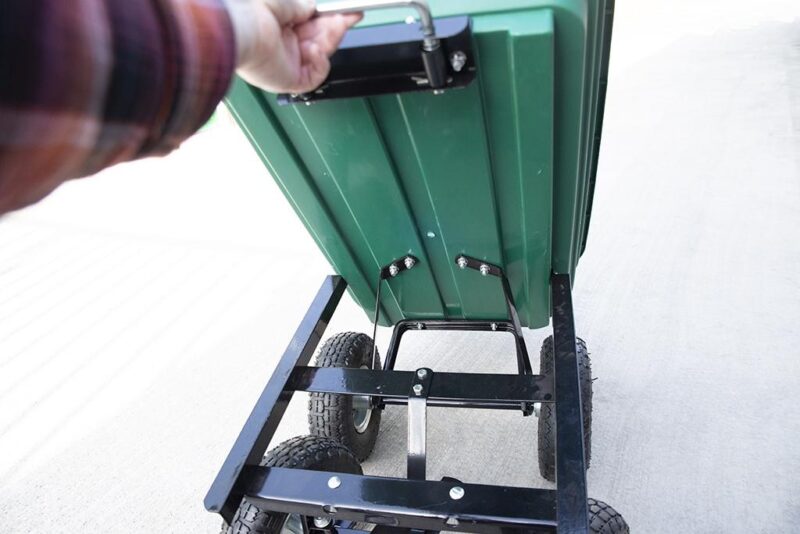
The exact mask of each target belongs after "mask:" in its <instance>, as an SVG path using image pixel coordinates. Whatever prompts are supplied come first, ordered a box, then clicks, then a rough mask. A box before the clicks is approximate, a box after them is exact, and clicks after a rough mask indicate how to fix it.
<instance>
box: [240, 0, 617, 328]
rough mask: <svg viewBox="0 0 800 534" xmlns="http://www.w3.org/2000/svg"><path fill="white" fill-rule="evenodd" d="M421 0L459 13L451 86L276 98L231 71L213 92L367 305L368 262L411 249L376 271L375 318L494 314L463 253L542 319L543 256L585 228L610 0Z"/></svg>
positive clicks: (488, 281) (528, 320)
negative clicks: (411, 258) (461, 67)
mask: <svg viewBox="0 0 800 534" xmlns="http://www.w3.org/2000/svg"><path fill="white" fill-rule="evenodd" d="M430 3H431V7H432V11H433V13H434V16H436V17H439V16H449V15H458V14H470V15H472V22H473V33H474V39H475V41H474V45H473V46H474V52H476V55H477V60H478V78H477V80H476V81H475V82H473V83H472V84H471V85H470V86H468V87H467V88H465V89H460V90H453V91H447V92H446V93H445V94H443V95H438V96H437V95H433V94H431V93H406V94H402V95H385V96H379V97H371V98H359V99H348V100H338V101H323V102H318V103H315V104H313V105H311V106H297V105H294V106H279V105H278V104H277V102H276V99H275V96H274V95H270V94H267V93H263V92H261V91H259V90H257V89H254V88H252V87H250V86H248V85H247V84H245V83H244V82H242V81H241V80H237V81H236V82H235V83H234V85H233V88H232V90H231V92H230V94H229V97H228V100H227V103H228V106H229V107H230V109H231V110H232V112H233V114H234V116H235V117H236V120H237V121H238V122H239V124H240V126H241V127H242V129H243V130H244V132H245V133H246V134H247V136H248V138H249V139H250V141H251V143H252V144H253V146H254V147H255V148H256V150H257V151H258V154H259V156H260V157H261V159H262V160H263V161H264V163H265V164H266V166H267V167H268V169H269V171H270V173H271V174H272V176H273V177H274V178H275V180H276V181H277V183H278V184H279V186H280V188H281V189H282V191H283V192H284V194H285V195H286V198H287V199H288V200H289V202H290V203H291V205H292V207H293V208H294V209H295V211H296V212H297V214H298V216H299V217H300V218H301V220H302V221H303V223H304V224H305V226H306V228H307V229H308V230H309V232H310V233H311V235H312V237H313V238H314V240H315V241H316V243H317V245H318V246H319V247H320V249H321V250H322V252H323V253H324V254H325V256H326V257H327V258H328V260H329V261H330V263H331V265H332V266H333V268H334V270H335V271H336V272H337V273H339V274H341V275H342V276H343V277H344V278H345V279H346V280H347V282H348V284H349V289H350V292H351V295H352V296H353V298H354V299H355V300H356V302H357V303H358V304H359V305H360V306H361V307H362V308H364V310H365V311H366V312H367V313H369V314H371V313H373V311H374V306H375V300H374V299H375V291H376V287H377V282H378V272H379V269H380V267H381V266H383V265H386V264H388V263H389V262H391V261H392V260H395V259H398V258H401V257H403V256H404V255H406V254H413V255H415V256H417V257H418V258H419V259H420V262H419V264H418V265H417V266H416V267H414V269H412V270H410V271H406V272H404V273H402V274H401V275H400V276H398V277H397V278H394V279H391V280H389V281H388V282H386V286H384V288H383V292H382V299H381V307H382V310H381V312H382V313H381V323H382V324H384V325H387V324H394V323H396V322H397V321H399V320H401V319H404V318H409V319H417V318H428V319H430V318H468V319H504V318H506V317H507V313H506V307H505V302H504V299H503V294H502V289H501V285H500V282H499V281H498V280H497V279H495V278H493V277H483V276H481V275H480V274H479V273H477V272H475V271H472V270H460V269H459V268H458V267H457V266H456V264H455V258H456V257H457V256H458V255H459V254H461V253H464V254H468V255H470V256H474V257H477V258H480V259H484V260H486V261H488V262H491V263H494V264H498V265H501V266H502V267H503V268H504V269H505V271H506V274H507V276H508V278H509V282H510V285H511V289H512V292H513V294H514V299H515V301H516V304H517V307H518V311H519V315H520V320H521V322H522V324H523V325H524V326H528V327H531V328H538V327H542V326H546V325H547V324H548V321H549V317H550V299H549V280H550V274H551V271H554V272H559V273H571V274H572V273H573V272H574V270H575V267H576V265H577V262H578V257H579V256H580V252H581V251H582V250H583V246H584V244H585V243H584V240H585V235H586V228H587V226H588V211H589V210H588V207H589V206H590V202H591V194H592V184H593V180H594V171H595V169H594V167H595V162H596V151H597V148H598V141H599V132H600V122H601V119H602V109H601V108H602V96H600V95H601V94H602V91H603V90H604V87H601V85H602V86H604V83H605V80H604V77H605V74H604V73H605V70H606V66H605V63H606V62H607V50H606V51H605V52H604V50H603V48H605V47H607V41H608V39H607V38H606V39H604V36H605V35H606V34H607V32H610V16H606V15H607V14H608V15H610V9H611V6H612V4H611V2H608V3H606V2H605V1H603V0H599V1H586V0H575V1H562V2H558V1H549V2H535V1H522V0H516V1H514V0H508V1H494V2H488V1H487V2H481V3H482V4H486V5H485V6H484V7H482V8H481V7H472V8H469V10H468V12H466V13H465V11H464V10H465V7H464V2H458V1H444V0H442V1H439V2H436V1H431V2H430ZM407 14H408V13H404V12H402V11H400V12H394V10H390V11H384V12H377V13H375V14H374V15H370V16H369V17H368V18H367V19H366V20H365V22H364V23H365V24H379V23H387V22H396V21H398V20H403V18H404V16H405V15H407ZM604 41H605V44H604Z"/></svg>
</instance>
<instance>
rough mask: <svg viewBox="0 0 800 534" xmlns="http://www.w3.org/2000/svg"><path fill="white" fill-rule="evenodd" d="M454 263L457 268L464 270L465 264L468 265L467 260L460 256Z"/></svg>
mask: <svg viewBox="0 0 800 534" xmlns="http://www.w3.org/2000/svg"><path fill="white" fill-rule="evenodd" d="M456 263H457V264H458V266H459V267H460V268H461V269H466V268H467V263H468V262H467V258H465V257H464V256H460V257H459V258H458V260H457V261H456Z"/></svg>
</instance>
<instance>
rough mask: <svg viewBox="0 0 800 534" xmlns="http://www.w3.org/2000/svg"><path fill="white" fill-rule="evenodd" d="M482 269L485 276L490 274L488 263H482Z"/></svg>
mask: <svg viewBox="0 0 800 534" xmlns="http://www.w3.org/2000/svg"><path fill="white" fill-rule="evenodd" d="M480 270H481V274H482V275H483V276H488V275H489V266H488V265H486V264H485V263H482V264H481V268H480Z"/></svg>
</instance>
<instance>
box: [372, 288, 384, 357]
mask: <svg viewBox="0 0 800 534" xmlns="http://www.w3.org/2000/svg"><path fill="white" fill-rule="evenodd" d="M382 285H383V278H382V277H378V290H377V291H376V292H375V293H376V295H375V320H373V321H372V358H371V359H370V362H371V363H370V365H371V368H372V369H377V368H378V339H377V336H378V319H379V318H380V315H381V286H382Z"/></svg>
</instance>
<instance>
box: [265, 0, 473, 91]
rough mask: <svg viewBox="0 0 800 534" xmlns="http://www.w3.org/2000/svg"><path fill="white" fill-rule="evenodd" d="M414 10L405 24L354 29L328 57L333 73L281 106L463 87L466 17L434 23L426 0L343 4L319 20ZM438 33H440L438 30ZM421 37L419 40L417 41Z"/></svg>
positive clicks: (323, 10) (321, 9) (326, 9)
mask: <svg viewBox="0 0 800 534" xmlns="http://www.w3.org/2000/svg"><path fill="white" fill-rule="evenodd" d="M402 7H407V8H413V9H414V10H416V12H417V15H418V17H419V24H416V22H417V20H416V19H414V17H409V18H408V19H407V20H406V22H405V23H398V24H388V25H382V26H370V27H365V28H355V29H352V30H350V31H348V32H347V34H346V35H345V37H344V39H343V40H342V43H341V45H340V47H339V50H337V52H336V53H335V54H334V55H333V56H332V57H331V72H330V74H329V75H328V78H327V79H326V80H325V82H323V84H322V85H321V86H320V87H318V88H317V89H316V90H314V91H312V92H309V93H303V94H282V95H279V96H278V102H279V103H281V104H292V103H303V102H305V103H310V102H313V101H315V100H329V99H336V98H352V97H363V96H372V95H379V94H387V93H403V92H409V91H433V92H435V93H437V94H438V93H441V92H443V91H444V90H446V89H450V88H456V87H463V86H465V85H467V84H469V83H470V82H471V81H472V80H473V79H474V78H475V61H474V57H473V53H472V38H471V37H472V32H471V24H470V19H469V17H466V16H461V17H445V18H441V19H437V20H436V22H435V25H434V19H433V17H432V16H431V11H430V8H429V7H428V3H427V2H426V1H425V0H344V1H339V2H330V3H324V4H320V5H319V6H317V16H325V15H330V14H335V13H353V12H359V11H368V10H375V9H388V8H402ZM437 30H438V31H437ZM420 32H421V34H422V40H421V42H420Z"/></svg>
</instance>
